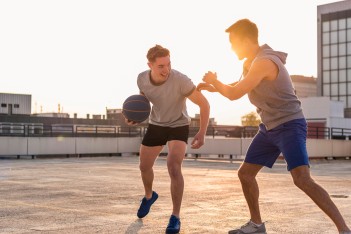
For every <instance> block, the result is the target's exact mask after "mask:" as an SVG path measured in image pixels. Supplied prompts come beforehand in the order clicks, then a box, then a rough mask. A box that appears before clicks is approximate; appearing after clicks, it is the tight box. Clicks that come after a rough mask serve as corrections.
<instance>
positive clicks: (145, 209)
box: [137, 191, 158, 218]
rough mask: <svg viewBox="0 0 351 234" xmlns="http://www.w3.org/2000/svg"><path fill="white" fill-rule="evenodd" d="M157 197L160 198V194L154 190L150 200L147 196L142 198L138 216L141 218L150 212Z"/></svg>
mask: <svg viewBox="0 0 351 234" xmlns="http://www.w3.org/2000/svg"><path fill="white" fill-rule="evenodd" d="M157 198H158V194H157V193H156V192H154V191H153V192H152V196H151V198H150V199H149V200H148V199H146V197H144V198H143V199H142V200H141V204H140V207H139V210H138V213H137V216H138V217H139V218H144V217H145V216H146V215H147V214H148V213H149V211H150V208H151V205H152V204H154V202H155V201H156V200H157Z"/></svg>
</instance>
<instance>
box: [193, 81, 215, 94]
mask: <svg viewBox="0 0 351 234" xmlns="http://www.w3.org/2000/svg"><path fill="white" fill-rule="evenodd" d="M196 89H197V90H198V91H202V90H206V91H208V92H217V89H216V88H215V87H213V86H212V85H210V84H207V83H200V84H198V85H197V87H196Z"/></svg>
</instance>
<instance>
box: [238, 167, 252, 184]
mask: <svg viewBox="0 0 351 234" xmlns="http://www.w3.org/2000/svg"><path fill="white" fill-rule="evenodd" d="M238 177H239V180H240V182H241V183H248V182H251V181H253V180H254V179H255V175H253V174H250V173H249V172H248V171H246V170H243V169H242V168H240V169H239V171H238Z"/></svg>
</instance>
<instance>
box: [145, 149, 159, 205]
mask: <svg viewBox="0 0 351 234" xmlns="http://www.w3.org/2000/svg"><path fill="white" fill-rule="evenodd" d="M162 148H163V146H154V147H149V146H145V145H141V146H140V162H139V168H140V172H141V178H142V180H143V184H144V189H145V197H146V198H147V199H150V198H151V196H152V183H153V181H154V170H153V169H152V167H153V166H154V163H155V160H156V158H157V157H158V155H159V154H160V152H161V150H162Z"/></svg>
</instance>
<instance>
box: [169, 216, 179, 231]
mask: <svg viewBox="0 0 351 234" xmlns="http://www.w3.org/2000/svg"><path fill="white" fill-rule="evenodd" d="M179 231H180V219H178V218H177V217H175V216H174V215H171V218H170V219H169V223H168V225H167V228H166V234H170V233H179Z"/></svg>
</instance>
